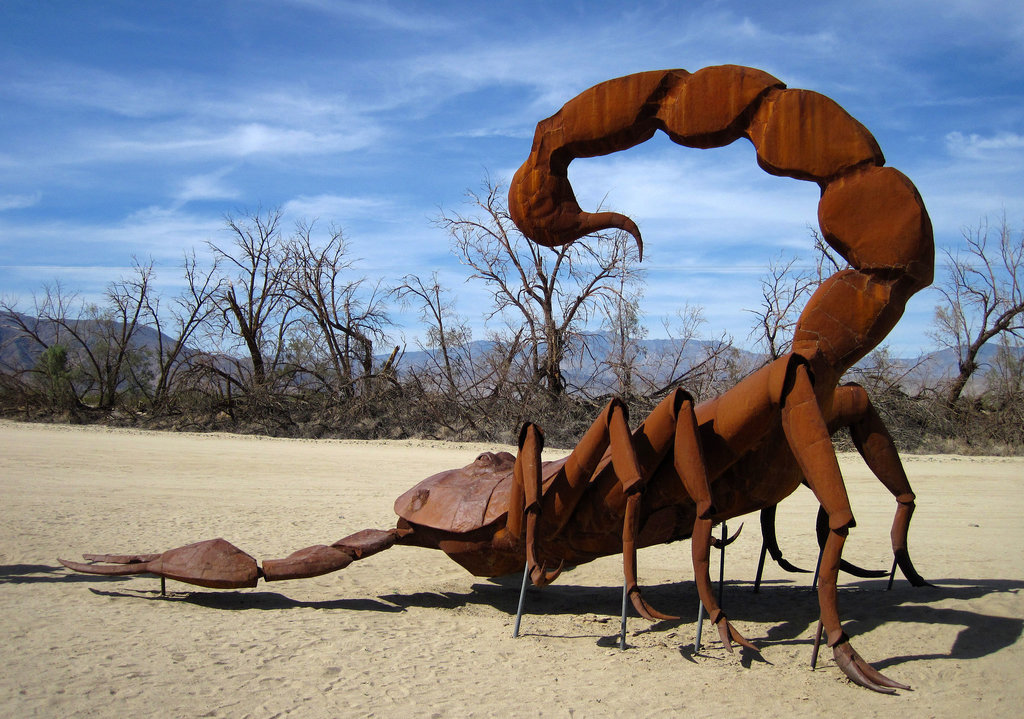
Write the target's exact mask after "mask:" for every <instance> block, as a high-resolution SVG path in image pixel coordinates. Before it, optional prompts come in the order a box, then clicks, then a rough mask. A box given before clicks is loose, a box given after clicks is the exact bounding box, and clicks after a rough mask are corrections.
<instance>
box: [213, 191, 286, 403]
mask: <svg viewBox="0 0 1024 719" xmlns="http://www.w3.org/2000/svg"><path fill="white" fill-rule="evenodd" d="M226 223H227V229H228V231H229V232H230V234H231V242H230V243H220V244H218V243H216V242H212V241H211V242H209V243H208V244H209V247H210V249H211V250H212V251H213V254H214V256H215V257H217V258H218V262H219V267H220V268H221V269H222V270H223V272H224V273H225V274H224V276H223V278H222V284H223V290H222V291H221V292H220V293H219V296H218V305H219V308H220V314H221V317H222V318H223V323H222V331H223V332H224V333H225V334H229V335H232V336H234V337H237V338H238V340H240V342H241V343H242V345H244V347H245V349H246V352H247V354H248V359H249V366H250V368H251V372H252V378H251V382H249V383H247V382H245V381H244V374H245V372H244V368H243V367H241V366H239V370H240V371H241V373H242V374H243V377H238V378H233V380H232V381H234V382H237V383H238V384H240V385H243V386H244V385H245V384H251V386H254V387H261V386H263V385H265V384H266V382H267V379H268V377H269V376H270V373H271V372H272V371H274V370H276V369H277V368H278V365H279V364H280V361H281V358H282V356H283V353H284V351H285V347H286V344H287V342H286V337H287V334H288V331H289V329H290V326H291V321H292V320H293V319H294V318H293V317H292V316H291V311H292V309H293V304H292V303H291V301H290V300H289V298H288V295H287V293H286V292H285V274H284V269H283V267H284V263H283V252H284V242H283V240H282V238H281V228H280V224H281V211H280V210H270V211H267V212H262V211H259V210H257V211H255V212H251V213H248V214H246V215H245V216H244V217H241V218H235V217H231V216H228V217H227V218H226Z"/></svg>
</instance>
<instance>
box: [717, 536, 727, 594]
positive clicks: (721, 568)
mask: <svg viewBox="0 0 1024 719" xmlns="http://www.w3.org/2000/svg"><path fill="white" fill-rule="evenodd" d="M728 538H729V531H728V527H727V526H726V523H725V522H722V555H721V556H720V557H719V558H718V606H719V607H722V606H724V603H723V602H722V595H723V594H724V593H725V542H726V540H727V539H728Z"/></svg>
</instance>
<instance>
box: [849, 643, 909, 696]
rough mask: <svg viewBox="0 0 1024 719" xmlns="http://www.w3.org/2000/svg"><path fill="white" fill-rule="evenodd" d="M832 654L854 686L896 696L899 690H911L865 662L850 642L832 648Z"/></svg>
mask: <svg viewBox="0 0 1024 719" xmlns="http://www.w3.org/2000/svg"><path fill="white" fill-rule="evenodd" d="M832 654H833V656H835V659H836V664H838V665H839V668H840V669H842V670H843V674H845V675H846V676H848V677H849V678H850V681H852V682H853V683H854V684H858V685H860V686H862V687H865V688H867V689H870V690H872V691H876V692H880V693H882V694H895V693H896V690H897V689H905V690H910V687H909V686H907V685H906V684H900V683H899V682H897V681H893V680H892V679H890V678H889V677H887V676H885V675H884V674H882V673H881V672H880V671H878V670H877V669H875V668H874V667H873V666H871V665H870V664H868V663H867V662H866V661H864V659H863V657H861V655H860V654H858V653H857V652H856V650H854V648H853V647H852V646H850V642H848V641H842V642H840V643H839V644H837V645H835V646H834V647H832Z"/></svg>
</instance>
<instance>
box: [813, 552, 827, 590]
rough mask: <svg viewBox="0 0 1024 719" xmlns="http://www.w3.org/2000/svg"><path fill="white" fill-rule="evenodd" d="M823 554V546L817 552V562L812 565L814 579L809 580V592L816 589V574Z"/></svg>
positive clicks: (819, 568)
mask: <svg viewBox="0 0 1024 719" xmlns="http://www.w3.org/2000/svg"><path fill="white" fill-rule="evenodd" d="M824 553H825V547H824V545H823V546H822V547H821V549H819V550H818V561H817V562H816V563H815V564H814V579H813V580H811V591H814V590H816V589H817V588H818V572H819V571H820V570H821V555H822V554H824Z"/></svg>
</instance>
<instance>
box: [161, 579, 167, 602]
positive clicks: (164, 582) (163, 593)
mask: <svg viewBox="0 0 1024 719" xmlns="http://www.w3.org/2000/svg"><path fill="white" fill-rule="evenodd" d="M160 596H161V597H166V596H167V579H166V578H164V577H160Z"/></svg>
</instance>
